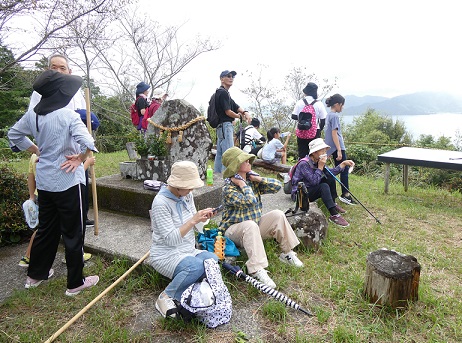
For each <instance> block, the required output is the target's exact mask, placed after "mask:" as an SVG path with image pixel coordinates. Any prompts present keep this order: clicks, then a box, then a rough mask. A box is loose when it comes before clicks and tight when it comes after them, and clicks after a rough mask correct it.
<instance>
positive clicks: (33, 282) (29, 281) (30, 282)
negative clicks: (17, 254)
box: [24, 268, 55, 288]
mask: <svg viewBox="0 0 462 343" xmlns="http://www.w3.org/2000/svg"><path fill="white" fill-rule="evenodd" d="M54 273H55V271H54V270H53V268H50V270H49V271H48V279H49V278H51V277H52V276H53V274H54ZM43 281H45V280H36V279H32V278H31V277H27V279H26V283H25V284H24V288H35V287H38V286H39V285H40V284H41V283H42V282H43Z"/></svg>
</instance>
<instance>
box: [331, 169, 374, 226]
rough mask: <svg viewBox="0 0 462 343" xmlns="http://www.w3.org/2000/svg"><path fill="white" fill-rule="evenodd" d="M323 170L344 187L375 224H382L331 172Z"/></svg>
mask: <svg viewBox="0 0 462 343" xmlns="http://www.w3.org/2000/svg"><path fill="white" fill-rule="evenodd" d="M324 170H327V171H328V172H329V174H330V175H332V177H333V178H334V179H335V181H337V182H338V183H339V184H340V185H341V186H342V187H344V188H345V189H346V190H347V191H348V193H350V195H351V196H352V197H353V198H355V200H356V201H357V202H358V203H359V204H360V205H361V206H362V207H363V208H364V209H365V210H366V211H367V212H368V213H369V214H370V215H371V216H372V217H373V218H374V219H375V221H376V222H377V223H379V224H382V223H381V222H380V220H378V219H377V217H376V216H374V215H373V214H372V213H371V211H369V210H368V209H367V208H366V206H364V205H363V203H362V202H361V201H359V199H358V198H357V197H355V196H354V194H353V193H351V192H350V190H349V189H348V188H347V187H346V186H345V185H344V184H343V182H342V181H340V180H339V179H338V178H337V177H336V176H335V175H334V174H332V172H331V171H330V170H329V168H324Z"/></svg>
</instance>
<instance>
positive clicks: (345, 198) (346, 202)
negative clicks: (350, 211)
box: [338, 194, 356, 205]
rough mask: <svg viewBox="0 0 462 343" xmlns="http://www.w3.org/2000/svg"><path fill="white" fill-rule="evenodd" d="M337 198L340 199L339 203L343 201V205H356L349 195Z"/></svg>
mask: <svg viewBox="0 0 462 343" xmlns="http://www.w3.org/2000/svg"><path fill="white" fill-rule="evenodd" d="M338 198H339V199H340V201H343V202H344V203H345V204H348V205H356V201H354V200H353V198H352V197H351V195H349V194H348V195H346V194H342V195H341V196H339V197H338Z"/></svg>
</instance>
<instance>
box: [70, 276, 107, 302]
mask: <svg viewBox="0 0 462 343" xmlns="http://www.w3.org/2000/svg"><path fill="white" fill-rule="evenodd" d="M98 282H99V276H98V275H92V276H87V277H86V278H85V280H83V285H82V286H79V287H76V288H71V289H67V290H66V293H65V294H66V295H67V296H69V297H73V296H74V295H77V294H79V293H80V292H81V291H83V290H84V289H85V288H90V287H93V286H95V285H96V284H97V283H98Z"/></svg>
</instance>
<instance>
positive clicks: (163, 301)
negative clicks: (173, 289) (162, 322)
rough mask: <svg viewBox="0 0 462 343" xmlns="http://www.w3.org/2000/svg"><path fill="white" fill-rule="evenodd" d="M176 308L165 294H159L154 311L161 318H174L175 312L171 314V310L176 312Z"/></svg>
mask: <svg viewBox="0 0 462 343" xmlns="http://www.w3.org/2000/svg"><path fill="white" fill-rule="evenodd" d="M176 308H177V307H176V304H175V302H174V301H173V299H172V298H170V297H169V296H168V295H167V294H166V293H165V292H162V293H160V295H159V298H157V301H156V309H157V311H159V313H160V314H161V315H162V317H164V318H166V317H167V316H169V317H171V318H175V317H176V311H175V312H173V313H171V310H176ZM169 311H170V312H169Z"/></svg>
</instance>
